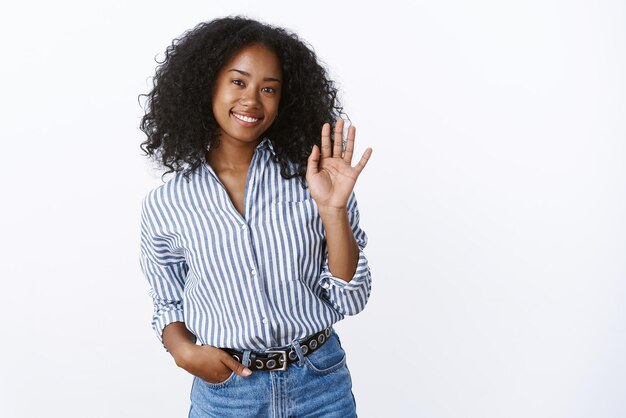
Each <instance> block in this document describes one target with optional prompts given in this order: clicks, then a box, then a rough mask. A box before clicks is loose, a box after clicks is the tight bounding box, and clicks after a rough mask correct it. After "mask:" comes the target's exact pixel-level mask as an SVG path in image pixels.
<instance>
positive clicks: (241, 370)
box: [222, 356, 252, 377]
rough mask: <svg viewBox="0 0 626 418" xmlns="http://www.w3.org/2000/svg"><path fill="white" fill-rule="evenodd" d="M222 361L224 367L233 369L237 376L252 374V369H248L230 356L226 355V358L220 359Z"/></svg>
mask: <svg viewBox="0 0 626 418" xmlns="http://www.w3.org/2000/svg"><path fill="white" fill-rule="evenodd" d="M222 363H224V364H225V365H226V367H228V368H229V369H231V370H232V371H234V372H235V373H236V374H238V375H239V376H242V377H246V376H250V375H251V374H252V370H250V369H249V368H247V367H246V366H244V365H243V364H241V363H240V362H238V361H237V360H235V359H234V358H232V357H231V356H228V357H227V358H225V359H224V360H222Z"/></svg>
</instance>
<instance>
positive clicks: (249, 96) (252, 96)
mask: <svg viewBox="0 0 626 418" xmlns="http://www.w3.org/2000/svg"><path fill="white" fill-rule="evenodd" d="M239 103H240V104H241V105H242V106H244V107H251V108H256V107H258V105H259V96H258V93H257V92H256V91H255V90H247V91H245V92H244V93H243V94H242V95H241V98H240V99H239Z"/></svg>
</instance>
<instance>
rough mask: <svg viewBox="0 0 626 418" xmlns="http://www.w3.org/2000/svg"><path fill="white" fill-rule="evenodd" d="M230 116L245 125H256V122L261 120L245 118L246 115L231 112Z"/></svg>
mask: <svg viewBox="0 0 626 418" xmlns="http://www.w3.org/2000/svg"><path fill="white" fill-rule="evenodd" d="M231 114H232V115H233V116H234V117H236V118H237V119H239V120H240V121H243V122H246V123H256V122H258V121H260V120H261V119H263V118H253V117H251V116H246V115H241V114H239V113H235V112H231Z"/></svg>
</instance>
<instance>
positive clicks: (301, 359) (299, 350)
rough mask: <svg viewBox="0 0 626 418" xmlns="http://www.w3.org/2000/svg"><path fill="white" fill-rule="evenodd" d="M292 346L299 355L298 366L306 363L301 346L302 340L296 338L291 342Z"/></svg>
mask: <svg viewBox="0 0 626 418" xmlns="http://www.w3.org/2000/svg"><path fill="white" fill-rule="evenodd" d="M291 347H292V348H293V351H295V352H296V354H297V355H298V366H303V365H304V354H303V353H302V348H301V347H300V341H298V340H295V341H293V342H292V343H291Z"/></svg>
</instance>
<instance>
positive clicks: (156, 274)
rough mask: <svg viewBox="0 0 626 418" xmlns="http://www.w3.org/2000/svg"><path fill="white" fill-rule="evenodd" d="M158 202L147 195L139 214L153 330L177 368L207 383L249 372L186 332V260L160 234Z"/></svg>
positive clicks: (222, 352)
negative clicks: (200, 343) (152, 200)
mask: <svg viewBox="0 0 626 418" xmlns="http://www.w3.org/2000/svg"><path fill="white" fill-rule="evenodd" d="M157 207H158V202H157V201H156V200H155V201H154V202H151V200H150V195H148V196H146V198H145V199H144V201H143V205H142V213H141V257H140V263H141V268H142V270H143V273H144V275H145V276H146V278H147V279H148V282H149V283H150V295H151V296H152V299H153V302H154V313H153V316H152V327H153V329H154V331H155V332H156V335H157V337H158V338H159V340H160V341H161V343H162V344H163V347H164V348H165V349H166V351H168V352H169V353H170V354H171V355H172V357H173V358H174V361H175V362H176V365H178V366H179V367H181V368H183V369H185V370H186V371H188V372H189V373H191V374H193V375H195V376H198V377H200V378H202V379H204V380H206V381H209V382H212V383H217V382H221V381H223V380H225V379H227V378H228V376H229V375H230V374H231V373H232V372H235V373H237V374H239V375H240V376H248V375H249V374H250V373H251V371H250V370H249V369H248V368H246V367H244V366H243V364H241V363H239V362H237V361H236V360H235V359H234V358H232V357H231V356H230V355H229V354H228V353H226V352H225V351H224V350H221V349H219V348H216V347H213V346H211V345H196V336H195V335H194V334H193V333H192V332H191V331H189V330H188V329H187V327H186V325H185V322H184V320H185V315H184V311H183V303H182V296H183V289H184V285H185V278H186V277H187V272H188V270H189V268H188V266H187V264H186V261H185V258H184V257H183V256H182V255H180V254H177V253H176V252H175V251H172V249H171V248H170V243H169V242H168V240H167V239H165V238H164V236H165V235H166V234H163V233H162V229H163V225H165V220H163V219H160V215H161V214H162V213H164V212H165V211H164V210H163V208H162V207H159V208H158V209H157Z"/></svg>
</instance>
